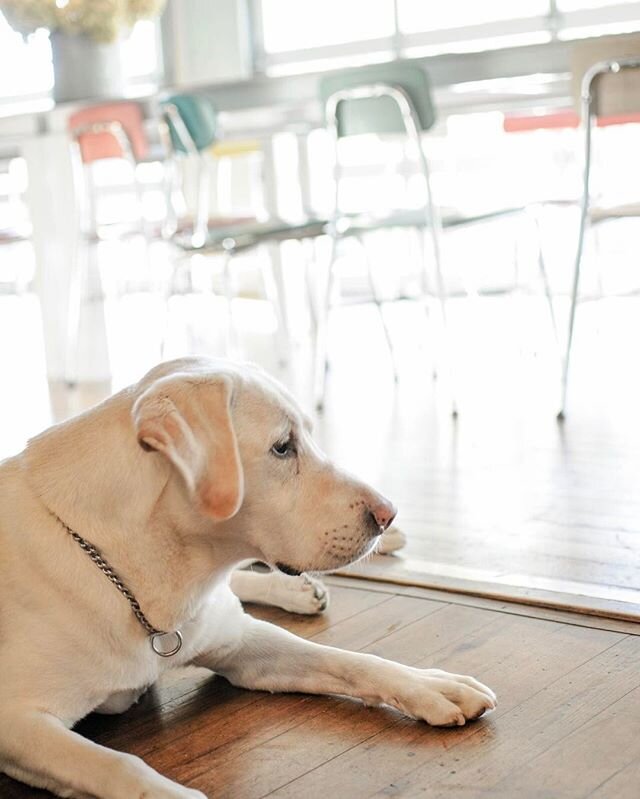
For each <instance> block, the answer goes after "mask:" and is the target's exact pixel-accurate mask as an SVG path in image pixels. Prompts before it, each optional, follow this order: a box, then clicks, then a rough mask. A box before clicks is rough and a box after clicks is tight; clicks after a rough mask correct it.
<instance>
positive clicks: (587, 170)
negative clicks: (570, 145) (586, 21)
mask: <svg viewBox="0 0 640 799" xmlns="http://www.w3.org/2000/svg"><path fill="white" fill-rule="evenodd" d="M590 80H591V78H590V77H589V72H587V74H586V75H585V78H584V79H583V83H584V82H585V81H587V82H588V81H590ZM582 102H583V107H582V120H583V123H582V124H583V127H584V134H585V140H584V144H585V147H584V171H583V181H582V203H581V205H580V229H579V231H578V246H577V248H576V260H575V265H574V268H573V285H572V288H571V308H570V309H569V329H568V330H567V348H566V350H565V356H564V363H563V365H562V383H561V387H560V409H559V411H558V415H557V418H558V419H559V420H562V419H564V417H565V410H566V407H567V388H568V385H569V362H570V358H571V347H572V344H573V328H574V324H575V318H576V305H577V303H578V287H579V283H580V266H581V264H582V253H583V250H584V240H585V235H586V231H587V221H588V218H589V182H590V175H591V91H590V83H588V85H587V86H586V87H585V86H584V85H583V91H582Z"/></svg>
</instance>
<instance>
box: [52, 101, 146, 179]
mask: <svg viewBox="0 0 640 799" xmlns="http://www.w3.org/2000/svg"><path fill="white" fill-rule="evenodd" d="M101 123H104V124H109V123H116V124H117V125H119V126H120V127H121V129H122V130H123V131H124V133H125V134H126V136H127V138H128V140H129V144H130V147H131V151H132V154H133V157H134V158H135V160H136V161H141V160H143V159H144V158H146V156H147V154H148V152H149V139H148V137H147V133H146V131H145V128H144V114H143V113H142V108H141V107H140V105H139V104H138V103H134V102H122V103H101V104H99V105H92V106H88V107H86V108H82V109H81V110H80V111H76V112H75V113H74V114H71V116H70V117H69V119H68V121H67V127H68V130H69V132H70V133H71V134H72V135H73V136H74V137H75V138H76V139H77V141H78V144H79V145H80V154H81V157H82V160H83V162H84V163H85V164H90V163H92V162H93V161H99V160H101V159H102V158H123V157H125V155H126V153H125V152H124V150H123V147H122V143H121V141H120V140H119V139H118V137H117V136H115V135H114V134H113V133H109V132H108V131H102V132H91V131H90V130H87V129H88V128H90V127H91V126H92V125H100V124H101ZM83 130H84V131H85V132H83Z"/></svg>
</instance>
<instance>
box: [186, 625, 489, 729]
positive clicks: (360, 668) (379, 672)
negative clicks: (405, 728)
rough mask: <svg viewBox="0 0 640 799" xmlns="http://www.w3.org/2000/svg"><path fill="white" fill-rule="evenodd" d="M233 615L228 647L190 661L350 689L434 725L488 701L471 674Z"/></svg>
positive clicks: (240, 678)
mask: <svg viewBox="0 0 640 799" xmlns="http://www.w3.org/2000/svg"><path fill="white" fill-rule="evenodd" d="M238 623H239V624H241V625H242V626H241V628H240V630H239V631H238V632H239V638H238V640H237V641H236V643H235V644H234V645H233V647H232V648H231V651H230V652H229V650H227V654H226V655H225V656H223V657H220V655H219V654H218V655H217V656H216V653H215V652H211V653H204V654H203V655H200V656H199V657H198V658H196V660H195V663H196V664H197V665H199V666H205V667H208V668H210V669H213V670H214V671H216V672H218V673H219V674H222V675H223V676H224V677H226V678H227V679H228V680H229V681H230V682H231V683H233V684H234V685H237V686H240V687H243V688H253V689H257V690H262V691H302V692H305V693H310V694H340V695H343V696H351V697H354V698H358V699H362V701H363V702H365V703H366V704H370V705H391V706H393V707H395V708H397V709H398V710H400V711H402V712H403V713H405V714H406V715H408V716H412V717H413V718H417V719H424V720H425V721H427V722H429V724H434V725H438V726H453V725H461V724H465V722H466V721H469V720H471V719H476V718H478V717H479V716H481V715H482V714H483V713H484V712H485V711H487V710H492V709H493V708H494V707H495V695H494V693H493V691H491V690H490V689H489V688H487V687H486V686H484V685H482V683H480V682H478V681H477V680H474V679H473V677H466V676H463V675H460V674H449V673H447V672H445V671H440V670H439V669H416V668H412V667H410V666H403V665H401V664H400V663H393V662H392V661H389V660H384V659H383V658H379V657H376V656H375V655H369V654H362V653H359V652H345V651H343V650H340V649H334V648H333V647H330V646H322V645H320V644H316V643H313V642H311V641H306V640H304V639H303V638H299V637H298V636H295V635H292V634H291V633H289V632H287V631H286V630H283V629H281V628H280V627H276V626H275V625H273V624H268V623H266V622H263V621H258V620H257V619H253V618H251V617H250V616H248V615H246V614H245V615H244V616H243V619H242V621H240V620H239V621H238Z"/></svg>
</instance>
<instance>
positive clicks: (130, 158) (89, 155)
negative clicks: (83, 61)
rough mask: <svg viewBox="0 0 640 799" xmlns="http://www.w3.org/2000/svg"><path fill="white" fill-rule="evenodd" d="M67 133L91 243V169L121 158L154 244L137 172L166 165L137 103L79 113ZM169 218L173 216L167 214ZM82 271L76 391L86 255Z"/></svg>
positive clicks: (72, 322) (76, 310) (75, 329)
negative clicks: (140, 167)
mask: <svg viewBox="0 0 640 799" xmlns="http://www.w3.org/2000/svg"><path fill="white" fill-rule="evenodd" d="M67 129H68V131H69V135H70V136H71V139H72V143H73V145H74V147H75V152H76V154H77V160H78V162H79V166H80V167H81V169H80V170H79V171H78V174H80V175H82V177H83V181H82V189H84V191H83V190H82V189H81V190H80V191H79V192H78V194H79V196H80V197H82V198H83V200H84V202H81V203H80V214H79V220H78V225H79V228H80V230H81V231H86V232H87V234H88V236H89V238H94V237H98V220H97V214H96V197H95V187H94V184H93V178H92V171H91V167H92V165H93V164H96V163H98V162H100V161H102V160H106V159H111V158H118V159H123V160H124V161H126V162H127V163H128V164H129V165H130V167H131V176H132V185H133V189H134V192H135V198H136V208H137V217H138V229H139V232H140V233H141V234H142V235H143V236H144V237H145V241H147V242H148V239H149V229H148V226H147V223H146V219H145V215H144V209H143V204H142V187H141V185H140V182H139V179H138V174H137V170H136V167H137V165H138V164H140V163H141V162H145V161H150V160H162V161H165V159H166V154H165V152H159V153H158V152H154V150H153V148H152V145H151V142H150V140H149V137H148V135H147V131H146V128H145V117H144V113H143V110H142V108H141V106H140V105H139V104H138V103H136V102H129V101H124V102H114V103H100V104H98V105H92V106H88V107H85V108H82V109H80V110H79V111H76V112H75V113H73V114H71V115H70V116H69V118H68V121H67ZM167 215H169V211H168V209H167ZM76 261H77V263H76V268H75V270H74V275H73V278H72V281H71V286H70V302H69V316H68V332H67V357H66V379H67V382H68V383H69V384H70V385H73V384H74V383H75V380H76V360H77V345H78V333H79V324H80V310H81V304H82V291H83V283H84V277H85V274H84V272H85V270H84V269H83V268H82V265H81V254H80V253H78V255H77V257H76Z"/></svg>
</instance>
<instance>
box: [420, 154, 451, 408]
mask: <svg viewBox="0 0 640 799" xmlns="http://www.w3.org/2000/svg"><path fill="white" fill-rule="evenodd" d="M425 174H426V182H427V198H428V209H429V232H430V233H431V242H432V246H433V260H434V264H435V273H436V292H437V297H438V303H439V305H440V314H441V317H442V332H443V343H444V349H445V356H446V363H447V369H448V372H449V381H450V386H451V389H450V390H451V415H452V416H453V417H454V418H455V417H457V416H458V405H457V390H456V373H455V369H454V364H453V353H452V347H451V334H450V330H449V324H448V314H447V298H446V289H445V285H444V276H443V271H442V249H441V233H442V227H441V223H440V215H439V214H438V211H437V208H436V206H435V203H434V201H433V193H432V191H431V181H430V179H429V172H428V170H427V171H426V173H425Z"/></svg>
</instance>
